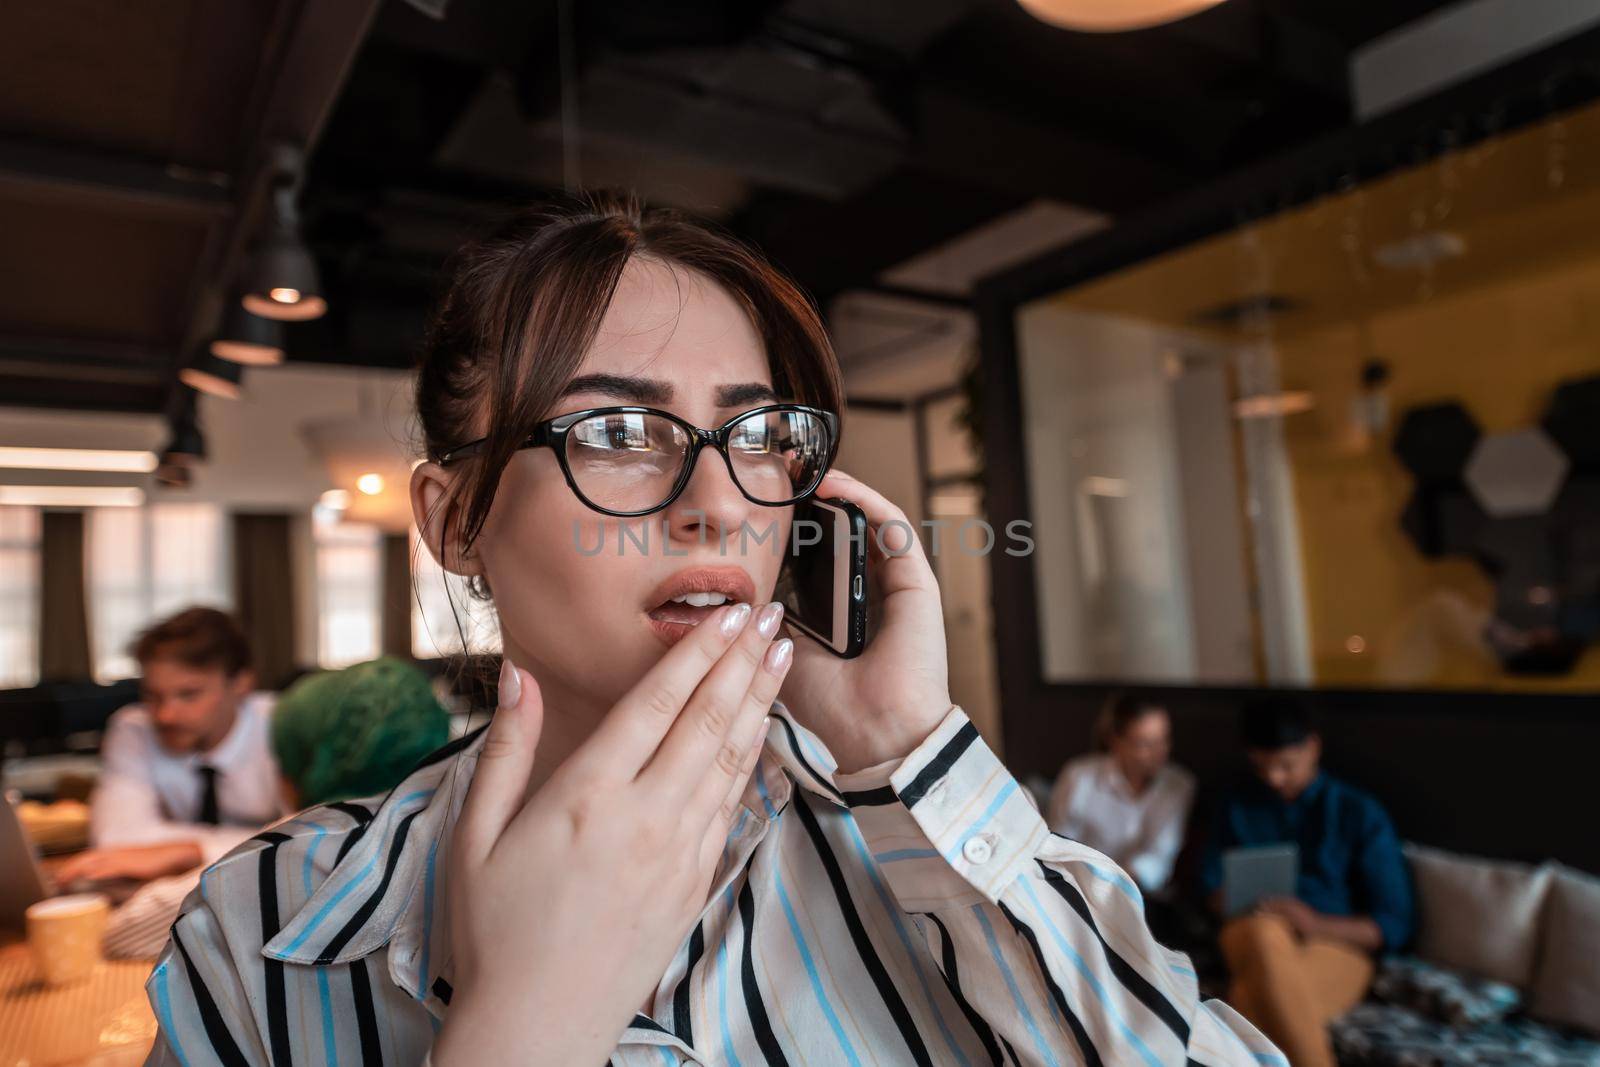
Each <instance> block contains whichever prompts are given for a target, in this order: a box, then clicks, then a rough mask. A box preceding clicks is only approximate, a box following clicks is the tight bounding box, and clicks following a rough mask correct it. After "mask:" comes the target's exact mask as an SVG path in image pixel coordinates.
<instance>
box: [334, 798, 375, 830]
mask: <svg viewBox="0 0 1600 1067" xmlns="http://www.w3.org/2000/svg"><path fill="white" fill-rule="evenodd" d="M325 806H326V807H329V808H331V809H333V810H334V811H337V812H339V813H341V814H343V815H348V816H350V818H352V819H354V820H355V823H356V825H357V826H365V825H366V824H367V823H369V822H371V821H372V809H371V808H369V807H367V806H366V805H364V804H352V803H351V802H350V801H348V800H336V801H334V802H333V803H332V804H328V805H325Z"/></svg>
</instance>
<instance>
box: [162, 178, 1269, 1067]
mask: <svg viewBox="0 0 1600 1067" xmlns="http://www.w3.org/2000/svg"><path fill="white" fill-rule="evenodd" d="M417 401H418V412H419V415H420V419H421V424H422V431H423V434H424V436H425V438H426V452H427V456H428V458H429V462H426V463H423V464H422V465H420V466H419V467H418V468H417V470H416V472H415V474H414V477H413V482H412V500H413V504H414V509H415V512H416V515H417V519H418V523H419V527H420V528H421V529H422V530H423V532H424V536H425V539H426V541H427V544H428V547H429V550H430V551H431V552H433V553H434V554H435V556H436V557H437V558H438V559H439V560H440V561H441V562H442V564H443V565H444V566H445V567H446V568H448V569H449V570H451V571H453V572H455V573H458V574H462V575H468V576H470V577H471V578H472V580H473V581H474V582H475V583H476V584H477V585H479V586H480V587H481V589H482V590H483V592H485V593H486V594H487V595H492V597H493V599H494V603H495V605H496V609H497V611H498V614H499V619H500V626H501V631H502V637H503V644H504V649H505V663H504V668H503V670H502V674H501V685H500V696H499V704H500V706H499V710H498V711H497V712H496V714H495V715H494V718H493V720H492V722H491V723H490V725H489V727H488V728H487V730H486V731H481V732H479V733H476V734H474V735H470V736H469V737H468V738H467V739H465V741H464V743H462V744H459V745H457V746H455V747H453V748H447V749H446V750H442V751H441V752H440V753H439V754H438V755H437V756H436V757H435V758H434V759H433V760H432V761H431V762H430V763H427V764H426V765H424V766H423V767H421V768H419V769H418V770H417V771H416V772H415V773H414V774H412V775H411V777H410V778H408V779H407V780H406V781H405V782H403V783H402V784H401V785H400V786H399V787H397V788H396V789H394V790H393V791H392V792H390V793H389V794H388V795H387V796H386V797H384V798H381V799H380V800H374V801H373V802H371V803H366V804H347V805H338V806H335V807H334V808H330V809H321V810H316V811H312V812H310V813H308V814H306V815H303V816H301V817H299V818H296V819H294V820H292V821H290V822H287V823H285V824H283V825H281V826H279V827H277V828H275V829H274V830H273V831H272V832H270V833H267V834H263V835H261V836H260V837H259V838H257V839H256V840H255V841H253V842H251V843H249V844H246V845H245V846H243V847H241V848H240V849H239V850H237V851H236V852H234V853H233V854H232V855H231V856H229V857H227V858H226V859H224V860H223V861H222V862H220V863H219V864H217V865H216V866H215V867H213V868H212V869H211V870H210V871H209V872H208V873H207V875H206V876H205V879H204V880H203V882H202V886H201V890H200V892H199V893H197V894H196V895H195V897H194V898H192V899H191V900H190V902H189V905H188V908H187V910H186V912H185V914H184V915H183V917H182V918H181V919H180V920H179V921H178V922H177V924H176V925H175V927H174V930H173V940H172V945H171V947H170V948H169V949H168V951H167V952H166V954H165V955H164V957H163V959H162V961H161V963H160V964H159V965H158V966H157V967H156V969H155V971H154V973H153V974H152V976H151V979H150V982H149V990H150V995H151V1000H152V1003H153V1005H154V1007H155V1010H156V1014H157V1017H158V1019H159V1021H160V1024H161V1037H160V1040H159V1042H158V1048H157V1052H156V1054H155V1056H154V1062H156V1063H187V1064H196V1063H211V1062H218V1061H220V1062H223V1063H249V1064H258V1063H259V1064H269V1063H270V1064H287V1063H296V1064H319V1065H320V1064H335V1063H346V1064H353V1063H364V1064H377V1063H383V1064H416V1063H421V1062H424V1061H425V1059H429V1058H431V1062H432V1063H433V1064H435V1065H436V1067H457V1065H462V1064H537V1065H560V1067H568V1065H574V1064H580V1065H588V1064H596V1065H597V1064H601V1063H605V1062H607V1060H608V1058H609V1061H610V1062H611V1063H613V1064H618V1065H629V1067H632V1065H644V1064H650V1065H655V1064H680V1063H694V1064H752V1065H753V1064H760V1063H768V1064H882V1065H889V1064H911V1063H917V1064H980V1063H1029V1064H1032V1063H1091V1064H1093V1063H1125V1062H1126V1063H1140V1064H1148V1065H1156V1064H1166V1063H1175V1064H1182V1063H1185V1062H1186V1061H1191V1062H1198V1063H1204V1064H1223V1063H1228V1064H1235V1063H1237V1064H1256V1063H1260V1062H1283V1061H1282V1060H1281V1058H1279V1057H1277V1055H1276V1053H1275V1052H1274V1051H1273V1050H1272V1047H1271V1045H1270V1044H1268V1043H1267V1042H1266V1041H1265V1040H1264V1039H1263V1038H1261V1037H1260V1035H1259V1034H1258V1033H1257V1032H1256V1031H1255V1030H1254V1029H1253V1028H1252V1027H1251V1026H1250V1025H1249V1024H1248V1023H1245V1022H1244V1021H1243V1020H1242V1019H1241V1018H1240V1017H1239V1016H1238V1015H1236V1014H1235V1013H1234V1012H1233V1011H1232V1010H1231V1009H1229V1008H1228V1007H1226V1006H1225V1005H1222V1004H1219V1003H1216V1002H1209V1003H1205V1004H1202V1003H1201V1002H1200V1001H1199V999H1198V997H1197V994H1196V988H1195V982H1194V977H1193V973H1192V972H1191V971H1190V970H1189V969H1188V968H1187V966H1186V961H1185V960H1184V959H1183V957H1181V956H1179V955H1177V954H1175V953H1169V952H1167V951H1166V950H1164V949H1163V948H1161V947H1160V946H1159V945H1157V944H1156V943H1155V942H1154V941H1153V940H1152V939H1151V938H1150V936H1149V933H1148V931H1147V930H1146V928H1145V926H1144V920H1143V917H1142V911H1141V906H1140V898H1139V893H1138V890H1137V889H1136V888H1135V887H1134V886H1133V884H1132V883H1131V882H1129V880H1128V879H1127V878H1126V876H1124V875H1123V874H1122V873H1121V872H1120V871H1118V870H1117V869H1116V868H1115V867H1114V866H1113V865H1112V864H1111V863H1110V862H1109V861H1107V860H1106V859H1105V857H1103V856H1101V855H1099V854H1098V853H1095V852H1092V851H1090V850H1089V849H1087V848H1085V847H1083V846H1081V845H1076V844H1072V843H1070V842H1067V841H1063V840H1061V839H1059V838H1054V837H1051V836H1050V835H1049V833H1048V832H1047V831H1046V829H1045V826H1044V822H1043V821H1042V820H1041V819H1040V818H1039V816H1038V814H1037V813H1036V812H1035V811H1034V809H1033V807H1032V806H1031V805H1030V804H1029V803H1028V802H1027V801H1026V800H1025V799H1023V797H1022V794H1021V792H1020V791H1019V789H1018V787H1017V785H1016V782H1015V781H1014V780H1013V779H1012V777H1011V776H1010V775H1009V774H1008V773H1007V772H1006V771H1005V769H1004V767H1003V766H1002V765H1001V764H1000V762H999V760H997V759H996V758H995V756H994V755H993V754H992V753H991V752H990V751H989V750H988V749H987V748H986V747H985V746H984V744H983V742H982V741H981V740H980V739H979V738H978V736H977V732H976V730H974V729H973V727H972V725H971V724H970V723H969V722H968V721H967V718H966V716H965V715H964V714H963V713H962V712H961V710H960V709H959V708H957V707H955V706H953V705H952V704H951V702H950V697H949V694H948V692H947V691H946V680H945V652H944V648H945V642H944V633H943V627H942V622H941V617H940V608H939V594H938V589H937V588H936V586H935V583H934V578H933V573H932V571H931V569H930V568H929V565H928V562H927V560H926V559H925V558H924V556H923V554H922V551H921V549H920V547H919V545H918V543H917V541H916V539H915V538H914V537H908V536H906V531H907V530H908V529H909V528H908V527H906V526H904V525H903V524H904V522H905V518H904V515H903V514H902V513H901V512H900V511H899V510H898V509H896V508H895V507H894V506H893V505H892V504H890V503H889V502H888V501H887V500H885V499H884V498H883V497H882V496H880V495H879V494H878V493H876V492H874V491H873V490H872V489H870V488H868V487H867V486H865V485H863V484H861V483H860V482H858V481H856V480H854V479H852V478H850V477H848V476H846V475H844V474H842V473H840V472H838V471H829V470H828V467H829V465H830V462H831V460H832V457H833V454H834V449H835V447H836V445H837V422H838V420H837V415H836V413H837V412H838V410H839V407H840V401H841V397H840V385H839V371H838V366H837V364H836V362H835V360H834V356H833V353H832V350H831V348H830V347H829V343H828V340H827V337H826V334H825V332H824V329H823V326H822V323H821V321H820V320H819V318H818V316H817V313H816V311H815V309H814V308H813V307H812V305H811V304H810V303H809V302H808V301H807V300H806V299H805V298H804V297H803V296H802V295H801V293H800V292H799V291H798V290H797V289H796V288H795V287H794V285H793V284H792V283H791V282H789V281H788V280H787V279H786V278H784V277H783V276H782V275H780V274H779V273H777V272H776V271H775V270H774V269H773V268H772V267H770V266H769V265H767V264H766V263H764V262H763V261H762V260H761V259H759V258H758V257H757V256H756V255H755V254H754V253H753V252H751V251H750V250H749V249H747V248H745V247H743V246H741V245H739V244H738V243H736V242H734V241H732V240H731V239H729V238H727V237H724V236H720V235H718V234H715V233H712V232H710V231H708V230H706V229H704V228H702V227H700V226H698V225H695V224H693V223H691V222H688V221H685V220H683V219H681V218H679V217H676V216H673V215H670V214H657V213H649V214H645V213H642V212H641V211H640V209H639V208H638V207H637V206H636V205H635V204H633V203H632V202H631V201H627V200H620V199H609V198H608V199H598V200H594V201H589V202H585V203H582V204H575V205H572V206H566V207H560V208H551V209H548V210H544V211H541V212H539V213H534V214H530V215H527V216H525V217H523V218H521V219H518V220H516V221H515V222H513V223H511V224H510V225H508V226H507V227H506V228H504V229H503V230H501V231H500V232H498V233H497V234H496V235H494V236H493V237H491V238H490V239H488V240H487V241H485V242H484V243H482V244H480V245H477V246H474V247H472V248H470V249H469V250H467V251H465V252H464V254H463V255H462V257H461V259H460V262H459V263H458V264H457V267H456V269H455V272H454V277H453V282H452V285H451V288H450V290H449V292H448V294H447V295H446V296H445V298H444V301H443V305H442V307H441V309H440V311H439V313H438V316H437V321H436V324H435V326H434V328H433V329H432V331H431V333H430V337H429V342H428V346H427V349H426V351H425V353H424V355H423V360H422V366H421V372H420V375H419V377H418V382H417ZM813 492H820V493H821V494H823V495H826V496H838V497H845V498H847V499H850V500H853V501H855V502H856V503H857V504H859V505H860V506H861V507H862V508H863V509H864V510H865V512H866V514H867V515H868V517H869V520H870V522H871V524H872V527H873V530H874V532H875V536H874V537H873V538H872V541H873V545H874V547H873V548H872V550H871V555H870V557H869V559H870V563H869V566H870V568H871V570H872V572H873V574H874V576H875V581H876V582H877V583H878V584H879V586H880V592H881V595H882V601H881V603H879V604H877V605H876V608H875V610H876V612H877V619H878V623H877V630H876V634H875V637H874V639H873V641H872V642H871V644H870V645H869V646H868V648H867V650H866V652H865V653H864V654H863V655H861V656H860V657H858V658H856V659H852V660H841V659H836V658H834V657H833V656H831V655H830V654H829V653H828V652H826V651H825V650H823V649H822V648H821V647H820V646H814V645H812V644H811V643H809V642H808V641H807V640H805V639H801V640H799V641H798V642H792V641H791V640H790V638H788V637H783V636H781V635H780V630H781V628H782V619H781V611H780V609H779V608H778V607H777V606H776V605H774V604H772V603H769V600H770V598H771V596H772V591H773V589H774V586H775V584H776V582H777V580H778V576H779V569H780V566H781V564H782V559H783V551H782V549H783V546H785V545H786V543H787V534H788V527H789V522H790V517H791V511H792V505H793V504H794V503H795V502H796V501H797V500H800V499H803V498H804V497H806V496H808V495H810V494H812V493H813ZM597 546H599V547H598V550H597ZM641 546H644V547H641ZM780 690H781V691H782V694H783V697H784V700H783V702H782V703H777V702H776V701H777V698H778V696H779V692H780Z"/></svg>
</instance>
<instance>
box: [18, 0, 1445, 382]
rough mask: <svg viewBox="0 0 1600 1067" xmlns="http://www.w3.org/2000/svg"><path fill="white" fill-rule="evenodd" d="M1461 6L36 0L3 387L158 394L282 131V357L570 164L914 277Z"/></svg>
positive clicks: (1180, 186)
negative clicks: (300, 153)
mask: <svg viewBox="0 0 1600 1067" xmlns="http://www.w3.org/2000/svg"><path fill="white" fill-rule="evenodd" d="M1440 6H1442V5H1441V4H1439V3H1437V2H1435V0H1388V2H1385V3H1382V4H1352V3H1349V2H1347V0H1227V2H1225V3H1223V4H1221V5H1220V6H1219V7H1217V8H1214V9H1212V10H1210V11H1207V12H1204V13H1202V14H1201V15H1198V16H1195V17H1193V18H1190V19H1187V20H1184V21H1182V22H1179V23H1174V24H1171V25H1168V26H1164V27H1159V28H1155V29H1150V30H1145V31H1139V32H1136V33H1129V34H1121V35H1111V36H1106V35H1091V34H1079V33H1072V32H1068V31H1064V30H1058V29H1054V28H1051V27H1049V26H1046V25H1043V24H1041V23H1039V22H1037V21H1035V20H1034V19H1032V18H1031V17H1030V16H1028V15H1027V14H1026V13H1024V12H1023V11H1022V10H1021V9H1020V8H1019V7H1018V6H1017V5H1016V4H1015V3H1014V2H1013V0H881V2H873V3H861V2H859V0H853V2H847V0H782V2H777V0H685V2H674V3H670V4H663V3H660V2H659V0H587V2H584V3H577V2H570V3H569V2H567V0H526V2H524V0H516V2H513V0H253V2H252V3H248V4H219V3H214V2H212V3H208V2H206V0H165V2H162V3H152V4H139V5H128V4H126V3H119V2H116V0H52V2H51V3H48V4H27V5H13V7H12V8H11V9H9V10H8V11H7V12H6V13H5V14H4V15H0V233H4V234H5V240H4V241H0V274H3V276H4V277H5V279H6V283H5V285H3V286H0V405H5V404H13V405H32V406H39V407H57V408H82V409H95V410H121V411H160V410H163V409H166V408H169V407H171V406H172V405H173V404H174V402H175V398H176V397H178V395H179V394H178V392H177V387H176V386H175V372H176V369H177V367H178V366H179V365H180V364H181V362H182V360H183V359H184V358H185V357H186V356H187V355H189V354H191V353H193V352H194V351H196V350H197V349H198V348H199V347H201V346H202V345H203V344H204V342H205V340H206V339H207V336H208V334H209V332H210V331H211V330H212V329H214V328H215V326H216V322H217V317H218V314H219V311H220V308H221V307H222V306H223V304H224V302H225V301H226V300H228V299H230V293H229V288H230V285H231V283H232V280H233V279H234V278H235V277H236V275H237V271H238V268H239V264H240V262H241V261H242V258H243V255H244V253H245V251H246V250H247V248H248V246H249V244H250V242H251V241H252V240H253V239H254V237H255V236H256V235H257V234H258V233H259V231H260V228H261V226H262V222H263V219H264V218H265V215H266V211H265V204H266V196H265V192H264V189H265V185H264V182H263V180H262V161H263V159H264V156H265V153H266V150H267V148H268V146H269V145H270V144H272V143H273V142H277V141H287V142H289V143H291V144H295V145H298V146H302V147H305V148H306V149H307V150H308V151H309V154H310V159H311V164H310V168H309V175H308V178H307V183H306V188H305V193H304V197H303V216H304V219H305V228H306V236H307V238H308V240H309V242H310V244H311V246H312V248H313V250H314V251H315V253H316V254H317V257H318V261H319V264H320V266H321V269H322V272H323V277H324V284H325V289H326V291H327V295H328V300H329V304H330V306H331V311H330V313H329V315H328V316H326V317H325V318H324V319H322V320H319V321H317V322H315V323H310V324H303V325H295V326H292V327H291V328H290V340H289V356H290V359H291V360H303V361H316V362H332V363H345V364H354V365H368V366H387V367H401V366H405V365H407V364H408V363H409V360H410V358H411V356H412V354H413V351H414V347H415V344H416V340H417V336H418V331H419V330H420V327H421V321H422V315H423V312H424V309H425V308H426V306H427V302H428V300H429V299H430V298H431V296H432V295H433V292H434V286H435V284H436V280H437V271H438V267H439V265H440V263H441V261H442V259H443V257H444V256H445V255H446V254H447V253H448V251H449V250H450V249H451V248H453V247H455V245H456V244H458V243H459V242H460V240H462V239H463V238H464V237H466V236H468V235H470V234H471V233H473V232H475V231H477V230H478V229H480V228H481V227H482V226H483V225H484V224H485V223H486V222H487V221H488V220H490V219H491V218H492V217H493V216H494V214H495V213H496V212H498V211H500V210H502V209H503V208H504V207H505V206H507V205H510V204H515V203H520V202H527V201H529V200H530V199H535V198H538V197H540V196H544V195H548V194H549V193H550V192H551V191H552V190H555V189H559V188H561V187H562V186H563V184H564V183H566V182H568V181H571V180H579V181H582V182H583V183H585V184H610V185H630V186H634V187H636V188H638V189H639V190H640V191H641V192H643V193H644V194H645V195H646V196H647V197H649V198H651V199H653V200H656V201H658V202H663V203H669V204H674V205H677V206H681V207H685V208H688V209H690V210H693V211H696V212H699V213H702V214H704V215H706V216H709V217H711V218H714V219H716V220H718V221H719V222H721V223H722V224H724V225H726V226H728V227H730V228H731V229H733V230H734V231H735V232H737V233H739V234H742V235H744V236H745V237H747V238H749V239H751V240H753V241H755V242H756V243H758V244H759V245H761V246H762V247H763V248H764V249H765V250H766V251H767V252H768V253H769V254H770V255H771V256H772V257H773V258H775V259H776V260H777V261H778V262H780V263H781V264H782V265H784V266H785V267H787V268H788V269H789V270H790V271H791V272H793V273H794V274H795V275H796V276H797V277H798V278H799V279H800V280H801V282H802V283H803V284H804V285H805V286H806V287H807V288H808V289H809V290H810V291H811V292H812V293H813V294H814V295H815V296H816V297H817V298H818V299H819V300H824V301H826V300H829V299H831V298H833V297H835V296H837V295H839V294H842V293H846V292H853V291H862V290H866V291H871V290H874V289H877V290H882V291H891V292H901V291H903V290H904V289H905V288H906V287H905V285H904V284H902V283H898V282H896V279H903V278H905V277H907V276H908V275H906V273H905V271H904V270H901V271H900V272H899V273H896V272H895V268H896V267H898V266H901V265H903V264H906V263H907V262H909V261H915V260H917V259H918V257H919V256H924V254H925V253H929V252H930V250H933V249H936V248H937V247H939V246H948V245H949V244H950V242H952V240H953V239H955V238H957V237H958V236H959V235H961V234H964V233H967V232H968V231H971V230H973V229H975V228H977V227H980V226H983V225H984V224H986V223H990V222H993V221H994V220H997V219H1001V218H1003V217H1005V216H1008V215H1011V214H1012V213H1014V212H1017V211H1019V209H1024V208H1027V209H1029V210H1033V211H1037V210H1038V205H1039V204H1040V203H1047V204H1054V205H1058V209H1057V210H1060V211H1068V212H1076V213H1077V214H1078V215H1081V216H1083V217H1094V216H1111V217H1115V216H1118V215H1122V214H1125V213H1128V212H1132V211H1137V210H1139V209H1140V208H1142V207H1145V206H1148V205H1150V204H1153V203H1156V202H1158V201H1160V200H1162V199H1164V198H1166V197H1169V196H1172V195H1173V194H1175V193H1178V192H1180V191H1182V190H1185V189H1188V188H1192V187H1193V186H1195V185H1196V184H1199V183H1204V182H1207V181H1210V180H1213V179H1215V178H1217V177H1219V176H1221V175H1223V174H1225V173H1227V172H1228V171H1231V170H1233V169H1236V168H1238V167H1241V166H1245V165H1247V164H1249V163H1251V162H1253V161H1255V160H1258V159H1260V158H1262V157H1264V156H1268V155H1272V154H1274V153H1278V152H1281V151H1283V150H1285V149H1287V148H1290V147H1292V146H1294V145H1296V144H1299V143H1301V142H1304V141H1306V140H1309V139H1312V138H1315V137H1318V136H1322V135H1325V134H1327V133H1329V132H1330V131H1334V130H1337V129H1339V128H1341V127H1343V126H1345V125H1347V124H1348V123H1349V122H1350V121H1351V120H1350V115H1351V106H1350V99H1349V91H1348V86H1347V66H1348V57H1349V54H1350V52H1351V50H1352V49H1354V48H1356V47H1358V46H1360V45H1362V44H1363V43H1366V42H1368V41H1370V40H1372V39H1373V38H1375V37H1377V36H1379V35H1381V34H1383V33H1385V32H1387V31H1389V30H1391V29H1393V28H1395V27H1396V26H1399V25H1402V24H1404V23H1406V22H1408V21H1411V20H1413V19H1415V18H1417V17H1420V16H1422V15H1424V14H1426V13H1428V12H1429V11H1431V10H1433V9H1435V8H1437V7H1440ZM563 11H569V12H571V22H570V25H568V24H564V23H563V17H562V12H563ZM439 15H442V17H436V16H439ZM564 103H565V105H566V106H565V107H564V106H563V105H564ZM910 276H911V277H915V276H916V275H914V274H913V275H910ZM959 288H960V286H959V285H957V286H955V287H954V291H952V290H950V289H948V288H947V289H946V290H945V291H943V292H941V293H939V294H937V295H939V296H941V297H942V299H944V300H945V301H947V302H948V301H957V302H959V300H960V298H961V294H960V292H959Z"/></svg>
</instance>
